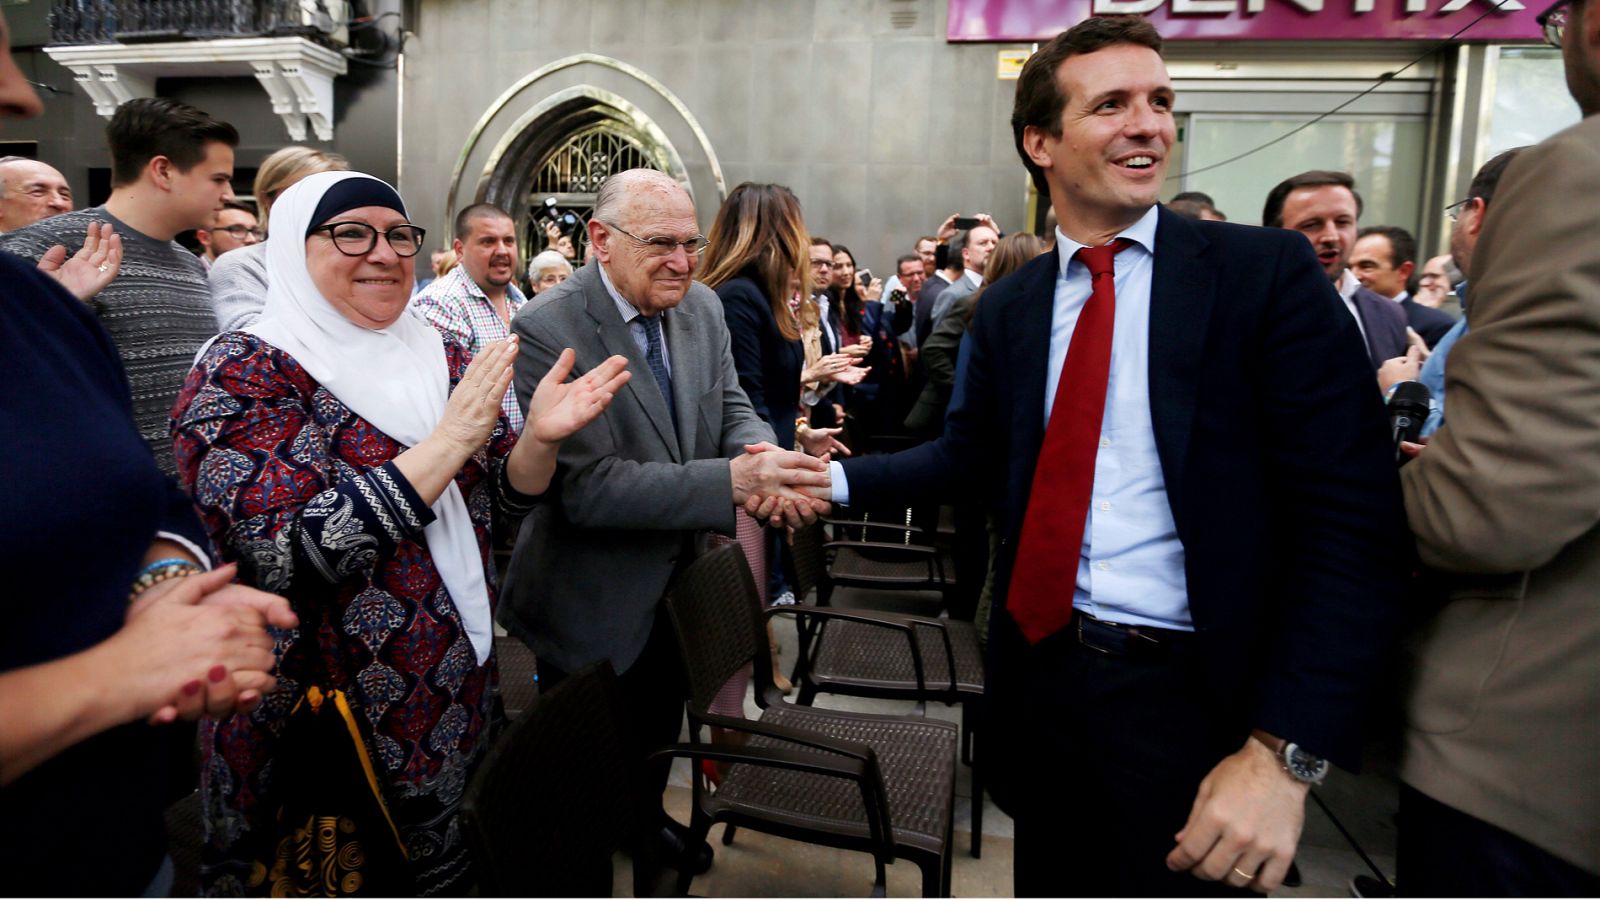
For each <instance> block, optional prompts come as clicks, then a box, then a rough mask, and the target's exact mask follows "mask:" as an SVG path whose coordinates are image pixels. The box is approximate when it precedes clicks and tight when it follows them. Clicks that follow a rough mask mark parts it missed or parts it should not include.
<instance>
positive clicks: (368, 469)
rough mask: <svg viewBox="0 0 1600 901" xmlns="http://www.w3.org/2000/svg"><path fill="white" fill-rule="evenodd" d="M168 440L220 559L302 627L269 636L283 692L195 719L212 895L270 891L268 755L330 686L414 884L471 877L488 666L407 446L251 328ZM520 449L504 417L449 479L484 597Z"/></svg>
mask: <svg viewBox="0 0 1600 901" xmlns="http://www.w3.org/2000/svg"><path fill="white" fill-rule="evenodd" d="M445 353H446V355H447V357H448V359H449V365H450V380H451V386H452V388H453V387H454V385H455V383H456V382H457V381H459V380H460V378H461V375H462V373H463V372H464V371H465V369H466V365H467V362H468V359H469V355H468V352H467V351H466V350H465V349H463V348H462V347H461V346H460V345H459V344H455V343H454V342H451V341H446V342H445ZM172 433H173V442H174V448H175V450H176V453H177V460H178V468H179V472H180V477H181V478H182V480H183V481H184V482H185V484H187V485H188V486H189V488H190V491H191V492H192V494H193V495H194V499H195V504H196V506H197V508H198V509H199V512H200V516H201V519H202V520H203V521H204V523H205V525H206V527H207V529H208V530H209V531H210V533H211V536H212V538H213V540H215V541H216V543H217V544H218V545H219V546H220V548H221V550H222V554H223V557H224V559H226V560H229V561H237V562H238V563H239V565H240V578H241V579H242V580H243V581H244V582H245V583H246V584H250V585H254V586H256V587H257V588H261V589H263V590H266V591H271V592H275V593H278V594H282V595H283V596H284V597H286V598H288V599H289V601H290V603H291V604H292V605H293V607H294V610H295V613H297V614H298V615H299V617H300V620H301V624H300V626H299V628H297V629H294V630H287V631H282V632H279V633H277V635H276V639H277V648H276V651H277V653H278V658H279V672H278V676H279V682H278V687H277V689H276V690H275V691H274V692H273V693H272V694H271V695H269V696H268V697H267V699H266V700H265V702H264V703H263V704H262V705H261V707H260V708H259V709H257V710H256V711H255V712H254V713H252V714H249V715H236V716H231V717H228V718H226V719H223V720H220V721H213V720H207V721H206V722H205V723H204V725H203V727H202V730H201V750H202V756H203V763H202V772H201V793H202V794H201V797H202V802H203V804H204V808H203V813H204V816H203V819H204V822H205V845H204V849H203V854H202V861H201V864H202V868H201V881H202V889H203V891H204V892H205V893H206V894H208V895H235V894H264V893H265V892H266V891H267V889H268V888H270V885H268V884H266V883H265V882H264V881H263V879H262V877H263V875H264V874H263V873H261V872H259V871H256V872H252V865H251V862H250V856H251V855H250V851H251V850H253V849H254V844H255V842H254V840H255V839H256V838H257V837H258V836H255V835H252V830H254V829H257V828H258V827H260V826H262V825H264V824H263V818H264V817H268V816H270V815H271V814H272V811H273V810H274V808H275V805H274V803H273V800H274V799H273V793H272V790H273V784H272V759H273V749H274V743H275V742H276V740H277V739H278V737H279V730H280V729H281V728H282V725H283V723H284V721H285V719H286V717H287V716H288V713H289V709H290V706H291V705H292V704H293V703H294V701H295V699H296V698H298V697H299V695H300V693H301V692H302V691H303V690H304V688H305V687H306V685H307V684H309V683H310V682H322V683H324V684H329V683H331V684H332V685H334V686H337V687H340V688H342V689H343V690H344V691H345V692H346V694H347V695H348V696H349V697H350V698H351V700H352V702H353V705H354V706H355V707H356V710H357V717H358V719H359V720H361V722H362V725H363V733H364V738H365V739H366V741H367V746H368V749H369V750H370V752H371V757H372V760H373V764H374V766H375V767H376V768H377V769H378V771H379V772H378V776H379V781H380V783H381V784H382V785H383V788H384V793H385V801H386V802H387V803H388V805H389V810H390V813H391V815H392V816H393V818H394V820H395V822H396V824H397V825H398V826H399V828H400V832H401V836H402V838H403V839H404V840H405V842H406V846H407V848H408V849H409V851H410V855H411V862H412V867H413V874H412V875H413V878H414V879H415V881H416V884H417V888H418V891H419V892H420V893H421V894H434V893H445V894H461V893H463V892H464V891H466V890H467V889H468V888H469V886H470V884H471V879H470V875H469V866H468V856H467V855H468V852H467V848H466V846H465V844H464V842H463V840H462V837H461V832H460V829H459V828H458V826H457V825H456V819H455V818H456V811H457V809H458V806H459V804H460V800H461V795H462V793H463V791H465V789H466V785H467V781H468V779H469V778H470V777H471V775H472V771H473V768H474V766H475V765H476V763H477V762H478V760H479V759H480V757H481V756H482V754H483V752H484V751H485V750H486V749H487V747H488V744H489V738H490V737H491V731H492V725H493V724H494V722H495V721H496V720H497V719H498V704H497V703H496V700H495V699H496V698H497V697H498V694H497V692H495V691H494V686H495V678H496V677H495V661H494V659H493V658H492V657H491V658H490V659H489V660H488V661H487V663H486V664H485V665H483V666H478V665H477V658H476V656H475V654H474V653H473V649H472V644H471V642H470V640H469V639H468V637H467V634H466V631H465V629H464V628H463V627H462V624H461V618H460V615H459V614H458V613H457V611H456V608H455V605H454V604H453V603H452V602H451V599H450V595H449V592H448V591H446V590H445V588H444V586H443V583H442V582H441V580H440V578H439V573H438V571H437V570H436V569H435V567H434V564H433V559H432V557H431V556H430V555H429V553H428V548H427V544H426V542H425V540H424V538H423V531H422V530H423V528H424V527H425V526H427V524H428V523H429V522H431V521H432V520H433V518H434V516H433V513H432V511H431V510H429V509H428V507H427V506H426V505H424V504H423V503H422V501H421V498H420V497H418V495H417V494H416V492H415V491H414V490H413V489H412V487H411V485H410V484H409V483H408V482H407V481H406V479H405V476H404V475H402V474H401V472H400V471H399V469H398V468H397V467H396V466H395V465H394V463H393V461H394V458H395V457H397V456H399V454H400V453H401V452H402V451H404V450H406V448H405V447H403V446H401V445H400V444H398V443H397V442H396V441H394V440H393V439H391V438H390V437H389V436H387V435H385V434H383V433H382V432H380V431H378V430H377V429H376V428H375V427H373V426H372V425H371V424H370V423H368V422H366V421H365V420H363V419H361V418H360V417H358V416H357V415H356V414H355V413H353V412H352V411H351V410H350V409H349V408H347V407H346V406H345V405H344V404H343V403H341V402H340V401H339V399H338V398H336V397H334V396H333V395H331V394H330V393H328V392H327V391H326V390H325V389H323V388H322V387H321V386H320V385H319V384H318V383H317V382H316V381H315V380H314V379H312V378H311V376H310V375H308V374H307V373H306V371H305V370H304V369H303V368H301V366H300V365H299V364H298V363H296V362H295V361H294V359H292V358H291V357H290V356H289V355H288V354H286V353H284V352H283V351H281V350H279V349H278V348H276V347H273V346H272V345H270V344H268V343H266V342H265V341H263V340H261V339H260V338H258V337H256V336H254V335H250V334H246V333H244V332H230V333H228V334H225V335H223V336H222V337H220V338H219V339H218V340H217V341H216V343H215V344H214V345H213V346H212V347H211V348H210V349H209V350H208V351H207V352H206V354H205V355H204V357H202V358H201V360H200V362H199V363H198V364H197V365H196V366H195V368H194V370H193V371H192V372H191V373H190V374H189V378H188V380H187V381H186V382H185V384H184V388H183V392H182V394H180V395H179V399H178V404H177V406H176V408H175V409H174V412H173V420H172ZM515 443H516V435H515V434H514V433H513V432H512V431H511V429H510V427H509V426H508V424H507V423H506V420H505V417H504V416H502V417H501V418H500V422H499V424H498V425H497V427H496V429H495V431H494V433H493V435H492V436H491V437H490V440H489V442H488V444H487V446H486V447H485V448H484V449H483V450H480V451H479V452H478V453H477V454H476V455H475V456H473V457H472V458H471V459H469V460H468V461H467V463H466V465H465V466H464V467H463V468H462V470H461V471H460V472H459V473H457V474H456V477H455V481H456V484H457V485H458V486H459V487H460V489H461V493H462V495H463V496H464V497H465V498H466V499H467V507H468V510H469V512H470V514H471V516H472V520H473V523H474V525H475V527H476V532H477V536H478V545H479V549H480V551H481V553H482V555H483V565H484V571H485V573H486V575H487V580H488V585H489V595H490V602H491V604H493V602H494V600H495V597H496V593H497V586H496V579H495V570H494V566H493V562H492V559H491V556H490V538H489V522H490V515H491V511H492V510H499V511H501V512H503V513H504V514H505V515H508V516H512V517H517V518H520V517H522V516H524V515H526V514H527V512H529V510H530V509H531V507H532V504H533V503H534V501H535V499H534V498H530V497H527V496H524V495H521V494H519V493H517V492H516V491H515V489H513V488H512V487H511V486H510V484H509V483H508V482H507V480H506V476H505V458H506V455H507V454H509V453H510V451H511V449H512V447H513V446H514V445H515Z"/></svg>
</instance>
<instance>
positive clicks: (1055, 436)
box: [1006, 238, 1133, 644]
mask: <svg viewBox="0 0 1600 901" xmlns="http://www.w3.org/2000/svg"><path fill="white" fill-rule="evenodd" d="M1132 244H1133V242H1132V241H1129V240H1128V239H1127V238H1118V239H1117V240H1115V241H1112V242H1111V243H1110V244H1106V245H1103V246H1100V247H1084V248H1081V249H1080V250H1079V251H1078V252H1077V254H1076V258H1077V259H1080V260H1082V261H1083V263H1084V265H1085V266H1088V267H1089V277H1090V279H1091V285H1092V289H1091V291H1090V294H1089V300H1088V302H1087V303H1085V304H1084V305H1083V312H1082V313H1079V314H1078V324H1077V326H1076V327H1075V328H1073V330H1072V341H1071V343H1070V344H1068V345H1067V361H1066V362H1065V363H1063V364H1062V366H1061V381H1060V382H1059V383H1057V385H1056V399H1055V405H1054V406H1052V407H1051V412H1050V425H1049V426H1048V427H1047V428H1046V429H1045V432H1044V444H1043V446H1042V447H1040V448H1039V462H1038V463H1037V464H1035V466H1034V470H1033V489H1032V490H1031V491H1030V492H1029V494H1028V510H1027V513H1026V515H1025V516H1024V517H1023V520H1022V537H1021V539H1020V540H1019V541H1018V542H1017V562H1016V566H1015V567H1013V569H1012V575H1011V588H1010V591H1008V592H1007V594H1006V610H1008V611H1009V612H1010V613H1011V618H1012V619H1013V620H1015V621H1016V623H1017V626H1018V628H1020V629H1021V630H1022V635H1023V637H1025V638H1027V639H1028V643H1029V644H1037V643H1038V642H1039V641H1041V640H1043V639H1045V638H1048V637H1049V636H1050V635H1052V634H1054V633H1055V632H1056V631H1057V630H1059V629H1061V628H1062V627H1064V626H1066V624H1067V623H1069V622H1071V621H1072V591H1073V588H1074V586H1075V585H1076V584H1077V581H1078V559H1079V558H1080V557H1081V556H1082V554H1083V550H1082V549H1083V525H1084V520H1085V519H1086V518H1087V517H1088V515H1089V497H1090V495H1091V494H1093V493H1094V461H1095V455H1096V453H1097V452H1098V446H1097V445H1098V444H1099V438H1100V425H1101V422H1102V420H1103V419H1104V418H1105V411H1106V385H1107V383H1108V382H1109V381H1110V378H1111V333H1112V328H1113V326H1114V325H1115V322H1116V313H1117V296H1116V278H1115V275H1114V269H1113V261H1114V260H1115V258H1116V255H1117V254H1118V253H1120V252H1121V251H1122V250H1123V248H1125V247H1129V246H1131V245H1132Z"/></svg>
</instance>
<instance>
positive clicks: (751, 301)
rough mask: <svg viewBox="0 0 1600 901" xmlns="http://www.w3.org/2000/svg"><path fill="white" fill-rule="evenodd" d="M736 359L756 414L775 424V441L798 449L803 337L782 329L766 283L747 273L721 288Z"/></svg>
mask: <svg viewBox="0 0 1600 901" xmlns="http://www.w3.org/2000/svg"><path fill="white" fill-rule="evenodd" d="M716 290H717V296H718V297H720V298H722V310H723V314H724V316H725V317H726V319H727V322H728V340H729V342H730V344H731V346H732V348H733V363H734V365H735V366H736V367H738V370H739V387H740V388H743V389H744V393H745V394H746V395H748V396H749V398H750V405H751V406H752V407H755V408H756V414H757V415H758V416H760V417H761V418H762V419H765V420H766V421H767V425H770V426H772V433H773V435H775V436H777V441H776V444H777V445H778V446H779V447H781V448H783V449H784V450H789V449H790V448H793V447H794V420H795V414H797V413H798V412H799V411H800V374H801V373H802V372H803V371H804V370H805V365H806V351H805V348H804V347H803V346H802V345H801V343H800V340H799V339H798V338H797V339H794V340H792V341H791V340H790V339H788V338H785V337H784V336H783V333H782V332H780V331H778V320H777V318H776V317H774V316H773V315H772V305H771V304H770V303H768V302H767V295H766V294H764V293H762V290H761V287H760V286H759V285H757V284H756V283H755V282H754V281H752V280H751V279H749V278H746V277H745V276H742V275H741V276H739V277H738V278H734V279H730V280H729V281H727V282H724V283H723V284H721V285H719V286H717V289H716Z"/></svg>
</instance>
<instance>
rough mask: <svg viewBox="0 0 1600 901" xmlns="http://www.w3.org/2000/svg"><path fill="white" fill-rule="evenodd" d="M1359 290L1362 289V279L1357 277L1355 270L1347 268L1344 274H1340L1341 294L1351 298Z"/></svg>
mask: <svg viewBox="0 0 1600 901" xmlns="http://www.w3.org/2000/svg"><path fill="white" fill-rule="evenodd" d="M1359 290H1361V282H1360V280H1358V279H1357V278H1356V275H1355V273H1354V272H1351V271H1350V270H1348V269H1346V270H1345V271H1344V274H1343V275H1341V276H1339V296H1340V297H1343V298H1344V299H1345V300H1349V299H1350V298H1352V297H1355V296H1356V292H1357V291H1359Z"/></svg>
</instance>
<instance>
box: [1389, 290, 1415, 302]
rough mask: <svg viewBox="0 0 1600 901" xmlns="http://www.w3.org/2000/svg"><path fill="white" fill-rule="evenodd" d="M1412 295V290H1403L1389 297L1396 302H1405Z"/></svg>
mask: <svg viewBox="0 0 1600 901" xmlns="http://www.w3.org/2000/svg"><path fill="white" fill-rule="evenodd" d="M1410 297H1411V292H1410V291H1401V292H1400V293H1399V294H1396V295H1395V296H1393V297H1391V298H1389V299H1390V300H1392V301H1394V302H1395V303H1405V302H1406V300H1407V299H1408V298H1410Z"/></svg>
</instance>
